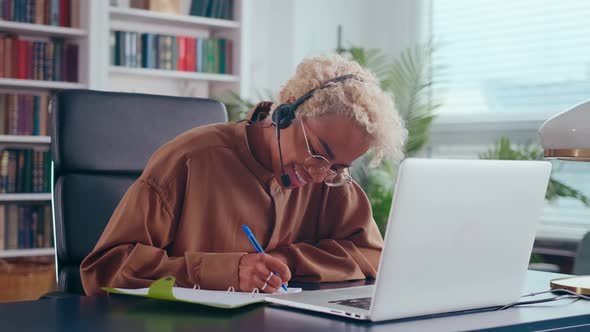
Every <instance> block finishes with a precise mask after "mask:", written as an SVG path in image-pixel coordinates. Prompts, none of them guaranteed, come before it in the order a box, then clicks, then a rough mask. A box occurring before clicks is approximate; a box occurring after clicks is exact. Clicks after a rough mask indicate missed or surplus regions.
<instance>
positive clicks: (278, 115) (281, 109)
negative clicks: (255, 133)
mask: <svg viewBox="0 0 590 332" xmlns="http://www.w3.org/2000/svg"><path fill="white" fill-rule="evenodd" d="M292 105H293V104H290V103H287V104H281V105H279V106H277V108H276V109H275V111H274V112H273V114H272V122H273V123H274V124H275V126H277V128H279V129H285V128H287V127H289V126H290V125H291V123H292V122H293V119H295V112H294V109H293V107H292Z"/></svg>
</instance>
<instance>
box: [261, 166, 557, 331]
mask: <svg viewBox="0 0 590 332" xmlns="http://www.w3.org/2000/svg"><path fill="white" fill-rule="evenodd" d="M550 172H551V163H549V162H544V161H501V160H436V159H407V160H405V161H404V162H402V164H401V165H400V168H399V172H398V177H397V184H396V186H395V195H394V198H393V204H392V208H391V212H390V214H389V223H388V226H387V231H386V234H385V245H384V247H383V251H382V254H381V262H380V263H379V271H378V274H377V280H376V281H375V285H373V286H360V287H350V288H344V289H342V288H341V289H331V290H319V291H309V292H302V293H298V294H290V295H284V296H277V297H269V298H267V299H266V300H267V301H268V302H272V303H276V304H281V305H285V306H290V307H296V308H301V309H307V310H313V311H319V312H324V313H329V314H335V315H340V316H345V317H349V318H354V319H360V320H371V321H382V320H388V319H397V318H407V317H415V316H423V315H432V314H440V313H448V312H455V311H464V310H470V309H477V308H487V307H495V306H502V305H505V304H508V303H511V302H515V301H517V300H518V299H519V297H520V296H521V292H522V290H523V286H524V282H525V277H526V271H527V267H528V262H529V256H530V254H531V250H532V246H533V241H534V238H535V232H536V228H537V224H538V221H539V218H540V214H541V211H542V208H543V205H544V197H545V191H546V189H547V184H548V181H549V176H550Z"/></svg>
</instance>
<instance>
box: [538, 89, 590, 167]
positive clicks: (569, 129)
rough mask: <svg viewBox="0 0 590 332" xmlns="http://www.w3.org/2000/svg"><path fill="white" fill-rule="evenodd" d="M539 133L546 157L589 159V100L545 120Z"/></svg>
mask: <svg viewBox="0 0 590 332" xmlns="http://www.w3.org/2000/svg"><path fill="white" fill-rule="evenodd" d="M539 135H541V144H542V145H543V149H544V150H545V157H546V158H558V159H565V160H577V161H590V100H588V101H585V102H583V103H581V104H578V105H576V106H574V107H572V108H570V109H569V110H566V111H564V112H562V113H559V114H557V115H556V116H554V117H552V118H550V119H549V120H547V121H545V123H543V125H541V127H540V128H539Z"/></svg>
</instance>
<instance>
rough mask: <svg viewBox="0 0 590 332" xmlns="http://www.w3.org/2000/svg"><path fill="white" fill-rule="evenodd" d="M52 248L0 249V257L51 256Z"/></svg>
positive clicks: (53, 251) (53, 252)
mask: <svg viewBox="0 0 590 332" xmlns="http://www.w3.org/2000/svg"><path fill="white" fill-rule="evenodd" d="M53 255H55V249H54V248H39V249H11V250H0V258H14V257H33V256H53Z"/></svg>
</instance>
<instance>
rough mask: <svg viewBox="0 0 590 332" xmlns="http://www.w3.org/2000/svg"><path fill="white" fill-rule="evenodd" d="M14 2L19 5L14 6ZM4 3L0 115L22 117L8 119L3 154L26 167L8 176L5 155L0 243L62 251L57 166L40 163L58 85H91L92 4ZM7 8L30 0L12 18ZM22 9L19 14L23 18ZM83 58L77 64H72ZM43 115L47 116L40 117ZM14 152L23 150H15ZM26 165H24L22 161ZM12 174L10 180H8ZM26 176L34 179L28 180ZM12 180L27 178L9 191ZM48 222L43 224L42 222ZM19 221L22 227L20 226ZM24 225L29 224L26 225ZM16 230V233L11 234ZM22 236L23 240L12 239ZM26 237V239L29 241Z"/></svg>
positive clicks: (7, 254)
mask: <svg viewBox="0 0 590 332" xmlns="http://www.w3.org/2000/svg"><path fill="white" fill-rule="evenodd" d="M9 1H11V2H12V3H10V4H8V2H9ZM2 4H3V8H2V9H3V10H2V11H0V12H2V15H1V16H0V42H4V44H3V46H4V47H0V53H1V54H0V58H1V59H2V61H0V66H3V67H2V68H1V69H2V70H0V103H2V104H3V105H0V111H1V112H2V114H0V117H1V118H2V119H5V120H6V119H9V117H13V118H14V117H17V118H18V120H14V122H15V123H17V125H15V126H13V127H11V125H10V124H9V123H8V120H6V121H2V131H1V132H0V156H3V155H5V154H7V153H6V152H7V151H10V153H9V154H11V155H10V158H12V159H14V158H13V157H14V156H16V158H18V161H17V162H16V163H17V165H21V166H18V167H23V168H22V170H20V171H19V170H18V169H17V172H21V173H18V174H17V175H16V179H15V178H14V176H15V174H14V173H12V174H11V175H9V176H7V175H6V174H7V173H3V172H7V171H6V168H7V166H4V169H3V167H2V162H1V161H0V175H1V176H2V181H3V182H2V185H3V187H2V193H0V214H2V216H0V227H2V229H0V236H2V237H3V241H0V244H1V245H0V258H11V259H12V258H23V257H38V256H53V255H54V253H55V250H54V249H53V248H51V246H52V245H48V244H50V242H51V241H50V240H51V237H52V235H53V230H52V221H51V213H50V209H49V204H50V202H51V193H50V190H49V187H50V180H49V176H50V174H49V173H50V172H49V167H47V166H46V164H44V165H45V166H42V167H41V164H40V163H39V160H40V157H38V156H39V155H41V154H42V152H45V155H44V157H43V161H44V162H47V161H48V159H49V156H48V155H47V151H49V144H50V142H51V138H50V137H49V136H48V135H49V125H48V124H47V123H48V113H45V112H47V105H48V103H49V99H50V97H51V94H52V93H53V92H54V91H57V90H63V89H84V88H88V87H89V84H88V83H89V82H90V74H89V73H90V71H89V70H88V65H89V63H90V52H89V45H90V41H89V37H90V36H89V26H90V25H89V24H90V23H89V20H88V18H89V17H90V6H89V4H88V2H87V1H85V0H66V1H56V0H43V1H40V0H30V1H26V2H25V1H20V0H4V1H2ZM43 4H45V7H44V5H43ZM49 4H51V5H57V6H58V7H59V6H62V5H63V4H66V5H67V6H68V7H67V8H66V10H65V11H62V10H59V11H55V12H53V13H51V10H52V9H51V8H49V7H48V6H49ZM4 5H5V6H4ZM31 5H33V6H34V9H32V11H31V10H30V9H29V8H31V7H29V6H31ZM6 6H9V7H10V6H13V7H15V8H16V7H18V6H24V7H23V8H26V10H23V8H20V9H19V10H13V11H11V13H13V14H14V15H15V16H13V17H10V14H7V12H6V11H5V10H6V8H7V7H6ZM40 8H41V10H43V11H41V10H40ZM56 8H57V7H56ZM62 9H63V8H62ZM17 12H20V15H21V17H20V18H19V17H18V14H16V13H17ZM35 13H36V14H35ZM41 13H42V14H41ZM23 15H24V16H23ZM56 15H57V16H56ZM52 20H58V21H52ZM62 20H63V21H62ZM4 38H11V39H12V41H11V43H12V45H13V47H14V48H13V49H12V52H14V53H9V52H8V51H7V50H6V42H5V39H4ZM18 43H22V45H25V46H23V47H22V48H19V47H20V45H21V44H18ZM14 45H19V46H16V47H15V46H14ZM67 45H71V46H67ZM67 47H70V51H68V52H71V53H69V54H66V48H67ZM58 48H59V49H58ZM10 59H12V60H10ZM23 59H25V60H23ZM76 62H77V66H71V67H69V68H66V66H68V65H70V64H72V63H76ZM7 66H11V67H13V68H18V69H11V70H12V72H10V71H7V70H6V68H7ZM49 68H50V69H49ZM68 71H69V72H68ZM9 96H16V97H15V100H18V102H16V103H14V102H13V103H12V104H9V103H8V101H7V100H8V98H9ZM21 97H22V100H21ZM17 98H18V99H17ZM41 100H43V102H41ZM25 102H26V103H25ZM11 105H12V106H11ZM9 106H10V107H11V109H10V110H9V109H8V107H9ZM13 108H14V111H12V109H13ZM43 111H45V112H43ZM10 112H14V114H16V115H14V114H13V113H10ZM41 113H44V115H43V116H41V115H40V114H41ZM21 118H25V119H27V120H21ZM41 118H43V121H41ZM17 121H18V122H17ZM42 127H43V128H44V129H43V130H42V129H41V128H42ZM15 151H16V154H15V155H12V153H13V152H15ZM0 159H1V158H0ZM6 159H8V158H6ZM5 162H6V161H5ZM23 163H24V164H25V166H22V165H23ZM33 165H35V166H33ZM28 172H31V173H28ZM39 172H43V175H42V176H43V177H44V178H43V180H42V181H45V183H44V187H40V186H39V181H41V180H40V176H39ZM25 173H28V175H25ZM7 177H8V178H10V180H6V178H7ZM27 177H28V178H29V179H28V180H23V179H25V178H27ZM5 181H8V182H11V181H17V182H20V183H21V184H20V185H15V188H17V190H16V191H14V188H13V189H12V191H11V190H7V186H6V182H5ZM22 183H25V184H24V185H23V184H22ZM9 211H10V213H9ZM41 215H43V216H41ZM15 220H17V221H15ZM42 223H44V225H41V224H42ZM15 227H17V228H18V231H14V228H15ZM21 227H24V230H22V229H21ZM9 229H10V232H13V231H14V233H10V234H9ZM41 229H42V230H43V232H42V233H43V236H44V240H43V241H42V240H40V239H37V237H39V236H40V235H41V234H42V233H41ZM16 236H18V240H17V241H13V240H11V239H14V238H15V237H16ZM24 238H26V240H23V239H24ZM11 241H12V242H11ZM21 241H22V242H21ZM9 242H10V243H9Z"/></svg>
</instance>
